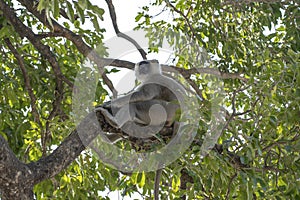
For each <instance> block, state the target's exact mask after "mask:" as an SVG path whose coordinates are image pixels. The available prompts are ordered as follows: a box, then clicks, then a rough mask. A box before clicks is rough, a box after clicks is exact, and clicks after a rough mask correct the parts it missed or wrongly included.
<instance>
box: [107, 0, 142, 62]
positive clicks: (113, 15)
mask: <svg viewBox="0 0 300 200" xmlns="http://www.w3.org/2000/svg"><path fill="white" fill-rule="evenodd" d="M105 1H106V3H107V6H108V9H109V14H110V18H111V21H112V23H113V27H114V29H115V32H116V34H117V36H118V37H121V38H124V39H125V40H127V41H129V42H130V43H132V44H133V45H134V46H135V47H136V49H137V50H138V51H139V52H140V54H141V56H142V58H143V59H144V60H146V59H147V53H146V52H145V51H144V50H143V49H142V47H141V46H140V45H139V44H138V43H137V42H136V41H135V40H134V39H133V38H131V37H130V36H128V35H126V34H124V33H122V32H121V31H120V30H119V27H118V23H117V15H116V11H115V7H114V4H113V2H112V0H105Z"/></svg>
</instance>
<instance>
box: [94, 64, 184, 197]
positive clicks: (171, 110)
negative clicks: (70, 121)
mask: <svg viewBox="0 0 300 200" xmlns="http://www.w3.org/2000/svg"><path fill="white" fill-rule="evenodd" d="M135 75H136V78H137V80H138V81H140V82H141V84H140V86H139V87H137V88H136V89H135V90H134V91H132V92H130V93H129V94H127V95H125V96H122V97H118V98H117V99H114V100H112V101H111V102H108V103H106V104H104V105H102V107H98V108H96V110H100V111H101V112H102V114H103V115H104V117H105V118H106V119H107V121H108V122H109V123H110V124H111V125H112V126H115V127H118V128H122V130H123V131H124V130H125V132H127V133H128V131H129V132H136V134H135V136H136V137H142V135H141V134H144V135H146V136H147V137H149V136H154V135H153V133H154V134H156V133H157V132H155V130H154V132H153V133H150V135H147V132H148V131H147V129H143V128H144V127H145V126H147V127H156V126H161V125H163V126H167V127H171V126H172V125H173V124H174V122H175V121H176V118H177V117H178V115H179V116H180V106H179V103H178V99H177V97H176V95H175V94H174V93H173V92H172V90H171V89H170V88H168V87H167V86H168V84H166V85H163V84H161V83H155V81H156V80H157V81H161V82H164V81H166V82H168V81H169V83H173V82H174V81H173V80H171V79H170V78H169V77H167V76H164V75H162V70H161V66H160V64H159V63H158V61H157V60H144V61H141V62H139V63H137V64H136V66H135ZM171 85H172V84H171ZM173 86H174V87H175V89H178V88H176V87H178V85H176V84H175V85H173ZM173 89H174V88H173ZM108 110H111V113H110V112H109V111H108ZM178 111H179V112H178ZM174 126H175V125H174ZM175 129H176V128H173V130H175ZM150 132H151V131H150ZM158 132H159V130H158ZM174 132H175V133H176V131H173V134H174ZM107 138H108V140H110V142H112V143H114V142H116V141H118V140H119V139H121V137H118V135H114V134H110V135H108V137H107ZM161 175H162V169H158V170H157V171H156V175H155V180H154V199H155V200H158V196H159V183H160V179H161Z"/></svg>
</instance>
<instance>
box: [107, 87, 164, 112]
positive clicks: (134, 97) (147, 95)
mask: <svg viewBox="0 0 300 200" xmlns="http://www.w3.org/2000/svg"><path fill="white" fill-rule="evenodd" d="M160 92H161V91H160V88H159V87H158V86H156V85H145V86H143V87H141V88H140V89H139V90H137V91H135V92H133V93H130V94H128V95H125V96H122V97H119V98H117V99H114V100H112V104H111V105H112V106H113V107H117V108H119V107H123V106H124V105H126V104H128V103H134V102H139V101H148V100H152V99H154V98H155V97H156V96H158V95H159V94H160Z"/></svg>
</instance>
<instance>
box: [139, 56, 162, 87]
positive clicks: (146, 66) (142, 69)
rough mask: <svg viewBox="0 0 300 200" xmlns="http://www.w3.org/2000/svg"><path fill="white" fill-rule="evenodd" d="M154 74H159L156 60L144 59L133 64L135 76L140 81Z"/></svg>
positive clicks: (159, 68) (158, 65)
mask: <svg viewBox="0 0 300 200" xmlns="http://www.w3.org/2000/svg"><path fill="white" fill-rule="evenodd" d="M154 74H161V66H160V64H159V63H158V61H157V60H144V61H141V62H139V63H137V64H136V65H135V76H136V78H137V79H138V80H139V81H141V82H144V81H146V80H148V79H149V78H150V77H151V76H152V75H154Z"/></svg>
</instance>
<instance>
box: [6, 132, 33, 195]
mask: <svg viewBox="0 0 300 200" xmlns="http://www.w3.org/2000/svg"><path fill="white" fill-rule="evenodd" d="M32 175H33V174H32V173H31V171H30V170H29V168H28V167H27V166H26V165H25V164H24V163H22V162H20V161H19V160H18V159H17V157H16V156H15V155H14V153H13V152H12V150H11V149H10V148H9V146H8V144H7V142H6V141H5V139H4V138H3V137H2V136H1V135H0V193H1V195H2V199H3V200H10V199H20V200H21V199H22V200H23V199H24V200H30V199H33V191H32V189H33V182H32V181H31V180H32Z"/></svg>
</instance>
